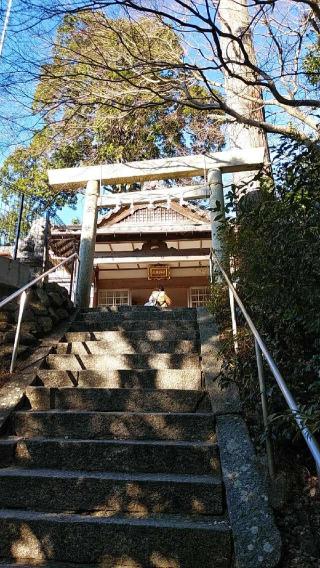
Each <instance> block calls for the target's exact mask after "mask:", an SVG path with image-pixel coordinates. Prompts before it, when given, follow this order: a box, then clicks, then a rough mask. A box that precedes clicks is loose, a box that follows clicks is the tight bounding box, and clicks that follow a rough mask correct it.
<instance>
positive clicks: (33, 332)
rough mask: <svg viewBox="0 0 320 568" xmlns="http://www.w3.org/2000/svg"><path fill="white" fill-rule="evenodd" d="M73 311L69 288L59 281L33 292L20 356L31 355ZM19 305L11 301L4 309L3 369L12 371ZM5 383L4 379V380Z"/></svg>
mask: <svg viewBox="0 0 320 568" xmlns="http://www.w3.org/2000/svg"><path fill="white" fill-rule="evenodd" d="M72 311H73V303H72V302H71V300H70V299H69V297H68V291H67V290H66V289H65V288H63V287H62V286H59V284H56V283H55V282H48V283H45V284H44V285H43V286H42V287H38V286H37V287H34V288H33V289H32V290H30V291H29V294H28V301H27V305H26V307H25V310H24V316H23V321H22V325H21V338H20V347H19V355H20V356H22V355H27V354H28V353H29V352H30V349H31V348H32V347H34V346H36V345H37V343H38V340H39V339H40V338H42V337H43V336H45V335H47V334H48V333H50V332H51V331H52V330H53V329H54V327H55V326H56V325H57V324H58V323H59V322H60V321H62V320H65V319H67V318H68V317H69V314H70V313H71V312H72ZM18 313H19V304H18V302H11V303H10V304H7V305H6V306H5V307H4V308H3V309H2V310H1V311H0V369H1V370H2V371H5V370H8V369H9V367H10V360H11V355H12V347H13V342H14V337H15V330H16V323H17V321H18ZM0 383H1V381H0Z"/></svg>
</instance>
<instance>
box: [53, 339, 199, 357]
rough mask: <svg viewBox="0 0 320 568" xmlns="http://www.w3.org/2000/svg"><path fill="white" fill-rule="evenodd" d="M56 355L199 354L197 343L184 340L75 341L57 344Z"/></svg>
mask: <svg viewBox="0 0 320 568" xmlns="http://www.w3.org/2000/svg"><path fill="white" fill-rule="evenodd" d="M54 352H55V353H58V354H66V353H74V354H77V355H81V356H82V355H88V354H92V355H104V354H106V353H108V355H109V354H110V355H111V354H114V355H134V354H150V353H175V354H177V355H183V354H185V353H195V354H196V353H199V344H198V343H197V342H196V341H190V340H187V339H182V340H179V341H157V342H155V341H152V342H151V341H142V340H141V341H128V340H126V339H124V340H118V341H115V342H114V341H105V340H102V341H74V342H73V343H57V345H56V347H55V349H54Z"/></svg>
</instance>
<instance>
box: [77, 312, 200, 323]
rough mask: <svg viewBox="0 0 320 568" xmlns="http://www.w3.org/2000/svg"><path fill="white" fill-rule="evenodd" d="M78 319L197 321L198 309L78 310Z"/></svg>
mask: <svg viewBox="0 0 320 568" xmlns="http://www.w3.org/2000/svg"><path fill="white" fill-rule="evenodd" d="M77 320H78V321H88V322H89V321H117V322H118V321H121V320H122V321H123V320H136V321H137V320H143V321H145V320H148V321H153V320H155V321H168V322H169V321H174V322H196V321H197V313H196V311H195V310H194V311H193V310H192V311H190V312H189V311H179V312H178V311H174V310H170V311H167V310H159V309H155V310H148V309H139V310H122V311H121V312H101V311H90V312H78V313H77Z"/></svg>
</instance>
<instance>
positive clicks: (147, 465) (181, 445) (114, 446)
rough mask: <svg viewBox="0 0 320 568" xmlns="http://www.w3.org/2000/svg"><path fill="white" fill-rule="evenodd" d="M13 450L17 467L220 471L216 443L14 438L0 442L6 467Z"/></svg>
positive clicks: (216, 472) (212, 472)
mask: <svg viewBox="0 0 320 568" xmlns="http://www.w3.org/2000/svg"><path fill="white" fill-rule="evenodd" d="M5 444H7V446H5ZM4 446H5V447H4ZM10 446H11V449H10ZM3 449H4V450H5V451H4V452H3V454H1V452H2V451H3ZM9 451H11V452H13V455H12V458H11V459H12V460H13V464H14V465H16V466H19V467H23V468H25V467H28V468H50V469H68V470H81V469H83V470H86V471H122V472H127V473H129V472H135V473H177V474H189V475H193V474H194V475H208V474H209V475H212V474H218V473H219V472H220V465H219V458H218V452H217V446H216V444H215V443H214V442H185V441H184V442H179V441H167V440H166V441H150V440H147V441H145V440H66V439H64V438H58V439H54V438H30V439H22V438H17V439H15V438H12V439H10V440H9V442H8V440H5V442H2V441H1V442H0V463H1V460H3V459H4V456H5V458H6V459H5V465H9V464H10V460H9V456H8V454H9Z"/></svg>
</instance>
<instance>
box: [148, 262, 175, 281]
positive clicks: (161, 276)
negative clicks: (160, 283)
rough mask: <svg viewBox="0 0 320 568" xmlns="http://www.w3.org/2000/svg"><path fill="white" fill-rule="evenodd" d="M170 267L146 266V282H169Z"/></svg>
mask: <svg viewBox="0 0 320 568" xmlns="http://www.w3.org/2000/svg"><path fill="white" fill-rule="evenodd" d="M169 279H170V267H169V266H167V265H166V264H156V265H152V266H148V280H169Z"/></svg>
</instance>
